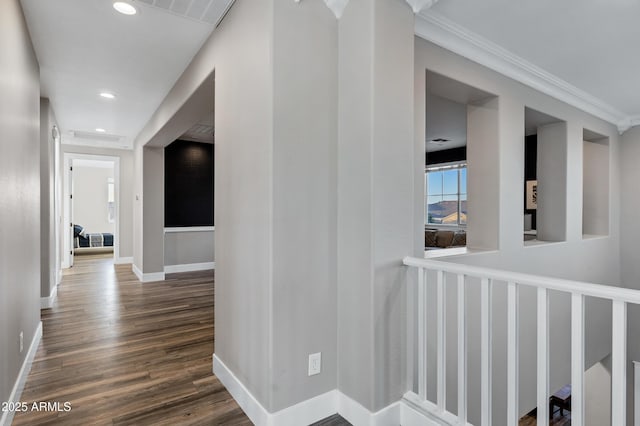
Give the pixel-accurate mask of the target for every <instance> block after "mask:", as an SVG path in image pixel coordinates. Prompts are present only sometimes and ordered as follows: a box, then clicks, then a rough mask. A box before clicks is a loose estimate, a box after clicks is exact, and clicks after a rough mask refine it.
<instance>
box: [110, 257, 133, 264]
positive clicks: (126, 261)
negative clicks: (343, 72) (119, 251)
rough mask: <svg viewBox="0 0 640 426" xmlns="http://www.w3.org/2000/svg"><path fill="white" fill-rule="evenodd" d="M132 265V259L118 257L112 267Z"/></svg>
mask: <svg viewBox="0 0 640 426" xmlns="http://www.w3.org/2000/svg"><path fill="white" fill-rule="evenodd" d="M129 263H133V257H119V258H117V259H116V260H114V261H113V264H114V265H128V264H129Z"/></svg>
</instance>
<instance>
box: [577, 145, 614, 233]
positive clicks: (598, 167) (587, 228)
mask: <svg viewBox="0 0 640 426" xmlns="http://www.w3.org/2000/svg"><path fill="white" fill-rule="evenodd" d="M583 152H584V174H583V182H584V183H583V187H582V194H583V195H582V199H583V205H584V210H583V212H582V233H583V234H585V235H607V234H608V233H609V141H608V140H607V139H605V140H599V141H594V142H590V141H584V144H583Z"/></svg>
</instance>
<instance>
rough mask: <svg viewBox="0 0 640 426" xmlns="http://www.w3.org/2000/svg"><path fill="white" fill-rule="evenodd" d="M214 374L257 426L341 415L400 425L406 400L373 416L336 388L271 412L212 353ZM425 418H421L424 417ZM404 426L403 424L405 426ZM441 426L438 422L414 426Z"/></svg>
mask: <svg viewBox="0 0 640 426" xmlns="http://www.w3.org/2000/svg"><path fill="white" fill-rule="evenodd" d="M213 372H214V374H215V375H216V377H217V378H218V379H219V380H220V382H221V383H222V384H223V385H224V387H225V388H227V391H229V393H230V394H231V396H232V397H233V399H235V400H236V402H237V403H238V405H240V408H242V410H243V411H244V412H245V414H246V415H247V416H248V417H249V419H251V421H252V422H253V423H254V424H255V425H257V426H296V425H302V424H311V423H314V422H317V421H319V420H322V419H325V418H327V417H330V416H332V415H334V414H340V415H341V416H342V417H344V418H345V419H346V420H347V421H349V422H350V423H351V424H353V425H355V426H359V425H367V426H386V425H394V424H400V419H401V413H402V408H401V406H402V405H403V404H404V401H398V402H394V403H393V404H391V405H389V406H387V407H385V408H383V409H381V410H380V411H377V412H375V413H372V412H371V411H369V410H367V409H366V408H365V407H363V406H362V405H361V404H360V403H358V402H356V401H354V400H353V399H351V398H349V397H348V396H346V395H345V394H343V393H342V392H340V391H339V390H337V389H334V390H332V391H329V392H326V393H323V394H321V395H318V396H316V397H313V398H311V399H307V400H305V401H302V402H300V403H298V404H295V405H293V406H291V407H287V408H284V409H282V410H280V411H277V412H275V413H270V412H269V411H267V409H266V408H265V407H264V406H262V404H260V402H259V401H258V400H257V399H256V398H255V397H254V396H253V395H252V394H251V392H250V391H249V390H248V389H247V388H246V387H245V386H244V384H243V383H242V382H241V381H240V380H239V379H238V378H237V377H236V376H235V375H234V374H233V372H232V371H231V370H230V369H229V367H227V366H226V365H225V363H224V362H222V361H221V360H220V358H218V356H217V355H216V354H213ZM421 418H422V417H421ZM402 424H403V425H404V423H402ZM415 424H416V425H418V424H419V425H421V426H424V425H426V424H429V425H430V424H433V425H439V423H424V422H422V423H415Z"/></svg>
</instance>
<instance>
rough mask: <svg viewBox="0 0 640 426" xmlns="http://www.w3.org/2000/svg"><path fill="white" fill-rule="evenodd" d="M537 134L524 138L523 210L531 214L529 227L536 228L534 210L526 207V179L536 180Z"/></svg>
mask: <svg viewBox="0 0 640 426" xmlns="http://www.w3.org/2000/svg"><path fill="white" fill-rule="evenodd" d="M537 169H538V135H530V136H525V139H524V189H523V191H524V206H523V208H524V212H525V214H530V215H531V229H537V228H536V210H530V209H527V181H529V180H538V178H537Z"/></svg>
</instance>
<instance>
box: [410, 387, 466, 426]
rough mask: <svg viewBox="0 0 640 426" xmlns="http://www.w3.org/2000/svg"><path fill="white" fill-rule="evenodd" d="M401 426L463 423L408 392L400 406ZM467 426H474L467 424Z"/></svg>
mask: <svg viewBox="0 0 640 426" xmlns="http://www.w3.org/2000/svg"><path fill="white" fill-rule="evenodd" d="M400 420H401V422H400V424H402V426H449V425H460V426H462V425H463V423H462V422H460V421H459V420H458V416H457V415H455V414H453V413H451V412H449V411H444V412H443V411H441V410H439V409H438V406H437V405H436V404H434V403H433V402H431V401H423V400H422V399H421V398H420V397H419V396H418V395H417V394H415V393H414V392H411V391H409V392H407V393H405V394H404V396H403V397H402V402H401V405H400ZM466 426H472V425H471V423H469V422H467V423H466Z"/></svg>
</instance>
